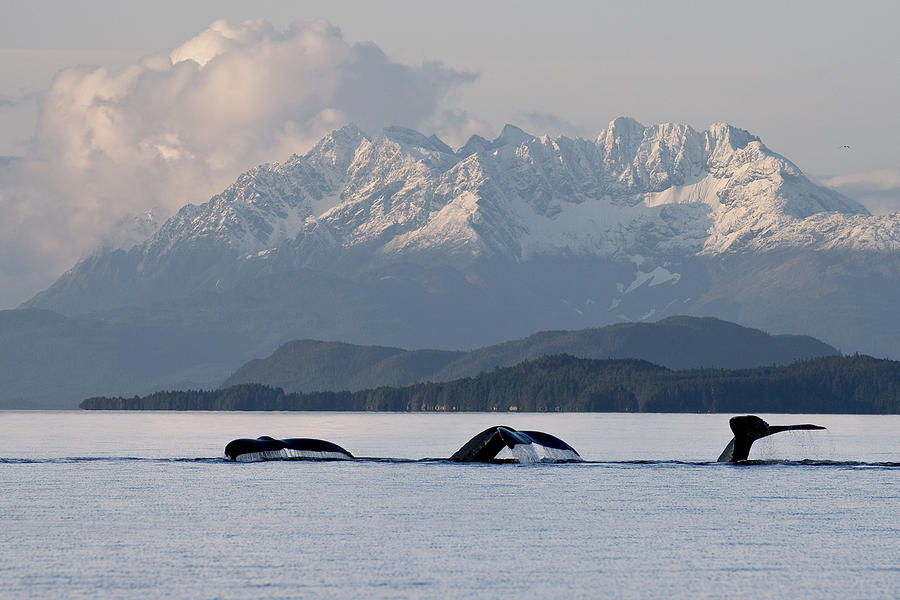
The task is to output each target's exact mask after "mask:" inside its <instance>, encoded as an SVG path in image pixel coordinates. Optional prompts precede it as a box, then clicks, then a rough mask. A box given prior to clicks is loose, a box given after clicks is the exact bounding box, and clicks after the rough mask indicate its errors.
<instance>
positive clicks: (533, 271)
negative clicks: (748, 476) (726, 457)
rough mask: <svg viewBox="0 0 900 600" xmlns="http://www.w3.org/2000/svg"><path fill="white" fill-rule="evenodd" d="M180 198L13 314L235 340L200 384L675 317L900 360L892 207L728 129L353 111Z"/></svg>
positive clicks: (199, 373) (192, 375)
mask: <svg viewBox="0 0 900 600" xmlns="http://www.w3.org/2000/svg"><path fill="white" fill-rule="evenodd" d="M189 200H192V199H189V198H186V199H185V206H184V207H183V208H182V209H181V210H180V211H178V212H177V213H176V214H175V215H174V216H173V217H172V218H170V219H168V220H167V221H165V222H164V223H163V224H162V225H161V227H160V228H159V229H158V230H156V231H155V232H154V233H153V234H152V235H150V236H149V237H148V238H147V239H146V240H145V241H144V242H142V243H140V244H137V245H135V246H133V247H131V248H126V249H104V250H100V251H98V252H97V253H95V254H93V255H91V256H89V257H87V258H86V259H84V260H82V261H79V262H78V263H77V264H76V265H75V266H74V267H73V268H72V269H71V270H70V271H68V272H67V273H65V274H64V275H63V276H61V277H60V278H59V279H58V280H57V281H56V282H55V283H54V284H53V285H52V286H50V287H49V288H48V289H47V290H44V291H43V292H41V293H39V294H37V295H36V296H35V297H33V298H32V299H31V300H29V301H28V302H26V303H25V305H23V307H22V308H30V309H41V310H45V311H53V312H55V313H59V314H62V315H65V316H67V317H69V318H76V319H90V320H92V321H93V322H99V323H102V324H103V326H108V327H132V328H138V329H140V330H141V331H147V330H152V331H154V332H160V331H172V330H190V331H192V332H197V335H198V336H200V337H196V338H194V339H195V340H197V343H198V345H199V346H201V347H204V344H205V342H203V341H202V340H204V339H209V340H210V343H218V342H215V341H214V340H215V339H221V338H227V339H229V340H230V343H231V344H232V351H231V355H230V356H228V357H221V356H212V355H214V354H217V353H218V354H220V355H221V354H222V350H221V349H220V348H219V349H216V350H209V354H210V358H209V360H207V357H206V356H204V355H203V352H205V351H202V350H201V351H198V352H200V355H198V356H195V357H194V359H193V362H195V363H197V364H203V365H205V366H204V367H203V369H196V370H192V369H191V368H187V367H185V368H182V369H180V370H179V373H178V377H179V378H182V379H183V380H185V381H196V382H198V383H203V384H205V385H210V384H214V383H217V381H214V380H213V379H212V377H211V368H210V367H209V365H211V364H217V365H219V366H218V367H216V368H217V369H218V371H217V372H218V373H219V375H220V377H221V378H224V377H225V376H227V374H228V372H229V371H230V370H231V369H233V368H235V367H237V366H238V365H239V364H241V362H243V361H245V360H249V359H251V358H253V357H259V356H265V355H267V354H268V353H270V352H271V351H272V349H273V348H276V347H278V346H279V345H281V344H283V343H285V342H287V341H290V340H293V339H318V340H328V341H341V342H346V343H353V344H365V345H381V346H389V347H402V348H410V349H421V348H439V349H452V350H460V349H472V348H478V347H482V346H487V345H491V344H496V343H499V342H502V341H505V340H510V339H516V338H521V337H523V336H527V335H530V334H532V333H534V332H535V331H541V330H579V329H584V328H591V327H599V326H603V325H609V324H613V323H620V322H629V321H653V320H656V319H660V318H664V317H667V316H673V315H681V314H687V315H694V316H713V317H717V318H720V319H724V320H728V321H732V322H736V323H739V324H741V325H745V326H750V327H755V328H759V329H763V330H765V331H770V332H776V333H792V334H808V335H813V336H815V337H817V338H819V339H821V340H823V341H824V342H826V343H828V344H831V345H833V346H836V347H838V348H840V350H841V351H844V352H856V351H859V352H865V353H869V354H873V355H877V356H889V357H900V317H898V315H897V314H896V309H895V305H896V302H895V300H894V299H895V298H896V297H898V294H900V275H898V260H897V256H898V254H897V250H898V249H900V213H896V214H893V215H888V216H877V217H876V216H872V215H870V214H869V213H868V212H867V211H866V209H865V208H864V207H863V206H862V205H860V204H859V203H857V202H855V201H854V200H852V199H850V198H848V197H846V196H843V195H841V194H840V193H838V192H836V191H834V190H831V189H828V188H825V187H822V186H820V185H817V184H815V183H814V182H812V181H810V180H809V179H808V178H807V177H806V176H804V174H803V173H802V172H801V170H800V169H799V168H798V167H797V166H796V165H794V164H793V163H791V162H790V161H789V160H788V159H787V158H785V157H783V156H781V155H779V154H777V153H775V152H773V151H772V150H770V149H769V148H767V147H766V146H765V145H764V144H763V143H762V141H761V140H760V139H759V138H757V137H756V136H754V135H752V134H750V133H749V132H747V131H744V130H741V129H739V128H736V127H733V126H730V125H727V124H714V125H712V126H710V127H709V128H708V129H706V130H695V129H693V128H692V127H690V126H688V125H684V124H671V123H669V124H660V125H653V126H649V127H648V126H644V125H641V124H640V123H637V122H636V121H634V120H632V119H627V118H619V119H616V120H614V121H612V122H611V123H610V124H609V126H608V127H607V128H606V129H605V130H604V131H603V132H601V133H600V134H599V135H598V136H597V137H596V138H594V139H581V138H574V139H571V138H567V137H555V138H551V137H548V136H534V135H531V134H529V133H526V132H524V131H522V130H521V129H518V128H516V127H514V126H511V125H508V126H506V127H505V128H504V129H503V131H502V133H501V134H500V135H499V136H498V137H497V138H496V139H493V140H487V139H485V138H481V137H478V136H473V137H472V138H471V139H470V140H469V141H468V142H467V143H466V144H465V145H463V146H462V147H461V148H459V149H457V150H453V149H452V148H450V147H449V146H447V145H446V144H445V143H444V142H442V141H441V140H440V139H438V138H437V137H435V136H430V137H426V136H425V135H423V134H421V133H418V132H416V131H412V130H409V129H404V128H400V127H389V128H386V129H385V130H383V131H382V132H380V133H378V134H377V135H369V134H367V133H365V132H363V131H361V130H360V129H359V128H357V127H355V126H353V125H348V126H346V127H344V128H342V129H339V130H336V131H334V132H332V133H330V134H329V135H327V136H325V137H324V138H323V139H322V140H320V141H319V143H318V144H316V145H315V147H313V148H312V149H311V150H310V151H309V152H307V153H306V154H304V155H303V156H296V155H295V156H292V157H289V158H288V159H287V160H286V161H284V162H283V163H275V164H266V165H260V166H258V167H255V168H253V169H251V170H249V171H247V172H246V173H244V174H242V175H241V176H240V177H238V178H237V180H236V181H235V182H234V183H233V184H232V185H231V186H229V187H228V188H227V189H225V190H224V191H222V192H221V193H220V194H218V195H216V196H214V197H213V198H211V199H210V200H208V201H207V202H204V203H202V204H188V203H187V202H188V201H189ZM35 335H40V333H39V331H38V333H35ZM203 336H207V338H204V337H203ZM135 343H137V344H138V345H140V344H141V341H140V338H136V339H135ZM220 358H221V359H222V360H221V361H220V360H219V359H220ZM226 364H227V365H230V367H226ZM148 368H149V367H148ZM153 368H156V367H155V366H154V367H153ZM170 379H171V378H170Z"/></svg>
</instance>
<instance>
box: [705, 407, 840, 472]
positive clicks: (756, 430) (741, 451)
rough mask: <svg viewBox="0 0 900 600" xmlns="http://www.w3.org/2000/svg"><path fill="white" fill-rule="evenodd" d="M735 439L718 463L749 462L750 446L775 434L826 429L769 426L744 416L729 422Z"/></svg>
mask: <svg viewBox="0 0 900 600" xmlns="http://www.w3.org/2000/svg"><path fill="white" fill-rule="evenodd" d="M728 425H729V426H730V427H731V431H733V432H734V438H732V440H731V441H730V442H729V443H728V445H727V446H725V450H723V451H722V455H721V456H719V460H718V462H738V461H741V460H747V457H748V456H750V446H752V445H753V442H755V441H756V440H758V439H759V438H764V437H766V436H768V435H772V434H773V433H780V432H782V431H793V430H796V429H825V428H824V427H822V426H820V425H811V424H809V423H804V424H802V425H769V424H768V423H766V422H765V421H763V420H762V419H760V418H759V417H757V416H756V415H743V416H740V417H731V419H730V420H729V421H728Z"/></svg>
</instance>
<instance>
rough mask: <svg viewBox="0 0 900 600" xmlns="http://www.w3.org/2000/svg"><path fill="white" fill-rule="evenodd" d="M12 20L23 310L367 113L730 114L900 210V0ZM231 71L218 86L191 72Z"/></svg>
mask: <svg viewBox="0 0 900 600" xmlns="http://www.w3.org/2000/svg"><path fill="white" fill-rule="evenodd" d="M0 11H2V14H3V19H2V21H0V156H6V157H19V158H18V159H17V160H10V159H8V158H3V159H0V214H2V215H3V218H2V220H0V308H9V307H12V306H15V305H16V304H18V303H19V302H21V301H24V300H25V299H27V297H29V296H30V295H31V294H33V293H34V292H36V291H38V290H39V289H41V288H42V287H45V286H46V285H47V284H49V283H50V282H51V281H52V280H53V279H54V278H55V277H56V276H58V275H59V274H60V273H61V272H62V271H64V270H65V269H67V268H69V267H70V266H72V264H73V262H74V260H75V259H76V258H77V257H79V256H82V255H84V254H85V253H87V252H90V251H91V250H92V249H93V248H96V247H97V244H99V243H104V242H105V243H124V242H127V240H124V241H123V240H112V238H111V237H110V233H109V232H110V230H111V229H112V230H120V231H122V232H125V233H123V234H122V235H125V236H126V237H127V235H128V234H129V231H130V230H129V226H130V225H129V218H130V217H129V216H128V215H131V214H137V215H142V214H144V213H146V211H148V210H152V211H153V212H154V214H156V215H158V216H160V217H164V216H167V215H168V214H171V212H173V211H174V210H176V209H177V208H178V207H180V206H181V205H183V204H185V203H188V202H194V203H199V202H203V201H205V200H206V199H207V198H208V196H209V195H210V194H212V193H215V192H216V191H219V190H220V189H221V187H223V186H224V185H226V184H227V183H228V182H230V181H231V180H232V179H233V178H234V176H235V175H237V174H238V173H239V172H240V171H242V170H245V169H246V168H249V167H251V166H253V165H254V164H256V163H257V162H260V161H263V160H281V159H284V158H286V157H287V156H288V155H289V154H290V153H291V152H302V151H304V150H306V148H307V147H308V146H309V144H311V143H312V141H313V140H314V139H315V138H316V137H317V136H318V135H320V134H321V132H322V131H324V130H327V129H328V128H329V127H332V126H340V125H342V124H344V123H343V122H344V121H347V120H353V121H355V122H357V123H358V124H360V125H361V126H363V127H364V128H369V129H373V128H378V127H380V126H383V125H384V124H389V123H395V122H396V123H399V124H403V125H408V126H414V127H417V128H419V129H420V130H423V132H424V133H427V134H430V133H432V132H436V133H438V134H439V135H441V136H442V137H444V138H445V139H446V140H447V141H448V142H449V143H450V144H451V145H454V144H459V143H461V142H462V141H464V138H465V137H467V136H468V135H469V134H471V133H476V132H477V133H481V134H482V135H486V136H489V137H490V136H493V135H496V134H497V133H498V132H499V130H500V128H501V127H502V125H503V124H504V123H506V122H512V123H515V124H518V125H519V126H521V127H523V128H524V129H526V130H528V131H530V132H531V133H535V134H543V133H550V134H567V135H582V136H585V137H593V136H594V135H596V134H597V133H598V132H599V131H600V130H601V129H603V128H604V127H605V126H606V125H607V123H608V122H609V121H610V120H612V119H613V118H615V117H617V116H622V115H625V116H630V117H634V118H636V119H637V120H639V121H641V122H642V123H644V124H653V123H659V122H665V121H677V122H685V123H688V124H690V125H692V126H694V127H695V128H698V129H704V128H706V127H707V126H708V125H709V124H710V123H713V122H717V121H726V122H729V123H731V124H733V125H736V126H738V127H742V128H744V129H747V130H749V131H751V132H752V133H754V134H756V135H758V136H760V137H761V138H762V140H763V142H764V143H765V144H766V145H767V146H769V147H770V148H772V149H773V150H775V151H776V152H779V153H781V154H783V155H785V156H786V157H788V158H789V159H791V160H792V161H793V162H795V163H796V164H797V165H798V166H799V167H800V168H801V169H802V170H803V171H804V172H805V173H807V175H809V176H810V177H812V178H814V179H816V180H817V181H820V182H824V183H828V184H830V185H833V186H835V187H838V188H839V189H841V190H842V191H844V192H845V193H848V194H849V195H851V196H853V197H855V198H857V199H858V200H860V201H862V202H864V203H865V204H866V205H867V206H868V207H869V208H870V210H872V211H873V212H876V213H883V212H887V211H889V210H895V209H900V151H898V140H900V110H898V107H900V77H898V76H897V67H896V65H897V64H898V63H900V36H898V35H897V34H896V27H897V24H898V23H900V2H893V1H891V2H864V3H853V4H851V3H846V2H841V3H837V2H835V3H831V2H821V1H817V2H799V1H795V2H759V1H757V2H753V3H747V2H743V3H737V2H734V3H732V2H721V1H716V2H690V3H688V2H635V1H633V0H632V1H628V2H563V3H554V4H552V5H551V3H548V2H546V1H540V2H522V1H518V2H502V1H495V2H484V1H483V0H482V1H468V0H456V1H454V2H423V1H404V2H353V3H351V2H344V3H342V2H337V1H335V0H330V1H327V2H317V1H308V2H293V1H275V0H257V1H254V2H235V1H224V0H215V1H213V0H206V1H203V0H193V1H191V2H181V1H179V2H174V1H169V0H157V1H156V2H152V3H149V2H148V3H143V2H141V3H137V2H121V1H119V0H116V1H109V0H79V2H68V1H58V2H50V1H41V0H27V1H22V2H17V1H11V0H0ZM248 19H252V20H254V21H253V22H252V23H249V24H245V25H241V24H242V23H243V22H244V21H246V20H248ZM316 21H318V22H316ZM214 23H216V24H214ZM223 40H224V41H223ZM148 57H149V58H148ZM212 57H216V63H215V65H216V69H215V70H213V69H202V68H201V69H198V68H188V66H187V65H188V62H189V61H186V62H178V61H179V60H182V59H184V58H190V59H193V60H194V61H195V62H191V63H190V64H191V65H194V66H196V65H197V64H198V63H202V62H203V61H204V60H210V59H211V58H212ZM173 63H174V66H173ZM175 98H177V101H176V100H174V99H175ZM844 145H849V146H850V149H849V150H848V149H846V148H840V147H841V146H844ZM135 235H137V233H135ZM113 237H115V236H113ZM111 240H112V241H111Z"/></svg>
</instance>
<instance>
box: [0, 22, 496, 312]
mask: <svg viewBox="0 0 900 600" xmlns="http://www.w3.org/2000/svg"><path fill="white" fill-rule="evenodd" d="M474 79H475V75H474V74H472V73H468V72H461V71H457V70H454V69H452V68H448V67H446V66H444V65H442V64H440V63H437V62H433V63H424V64H421V65H404V64H399V63H395V62H392V61H391V60H390V58H389V57H387V56H386V55H385V54H384V53H383V52H382V51H381V50H380V49H379V48H378V47H377V46H376V45H374V44H371V43H365V44H350V43H348V42H347V41H346V40H344V39H343V36H342V34H341V32H340V30H338V29H337V28H335V27H333V26H331V25H329V24H327V23H323V22H314V23H298V24H295V25H292V26H290V27H289V28H287V29H286V30H278V29H276V28H274V27H273V26H272V25H270V24H269V23H267V22H265V21H262V20H259V21H247V22H244V23H240V24H237V25H231V24H229V23H227V22H225V21H216V22H215V23H213V24H212V25H211V26H210V27H209V28H207V29H206V30H204V31H202V32H201V33H199V34H198V35H197V36H195V37H194V38H192V39H190V40H188V41H187V42H185V43H184V44H182V45H180V46H179V47H177V48H175V49H174V50H172V51H171V52H170V53H169V54H168V55H165V54H160V55H152V56H148V57H145V58H143V59H142V60H140V61H138V62H135V63H133V64H130V65H128V66H126V67H124V68H121V69H118V70H110V69H106V68H103V67H76V68H70V69H65V70H63V71H61V72H60V73H58V74H57V75H56V77H55V78H54V80H53V82H52V84H51V86H50V89H49V90H48V91H47V92H46V93H45V94H44V95H43V96H42V97H41V98H40V116H39V121H38V127H37V132H36V135H35V138H34V140H32V142H31V143H30V145H29V148H30V150H29V152H28V155H27V156H25V157H24V159H23V160H21V161H18V162H16V163H9V164H4V165H0V212H2V214H3V215H4V218H3V220H2V221H0V307H2V306H10V305H11V304H13V303H16V302H20V301H22V300H24V299H26V298H27V296H29V295H30V294H32V293H34V292H35V291H37V289H38V287H40V286H44V285H46V284H48V283H49V282H50V281H51V280H52V279H53V278H54V277H55V276H57V275H58V274H59V273H60V272H62V271H63V270H65V269H66V268H68V267H70V266H71V265H72V264H73V263H74V260H75V259H76V258H77V257H79V256H82V255H84V254H86V253H88V252H90V251H92V250H93V249H95V248H96V247H97V246H98V245H99V244H101V243H103V242H104V240H110V239H114V238H117V239H118V240H119V242H120V243H125V240H127V239H128V236H127V235H123V233H122V232H121V231H119V232H116V233H115V234H113V233H111V232H112V230H113V229H114V228H116V227H117V226H119V225H120V224H121V223H123V222H127V219H126V218H125V217H126V216H127V215H133V214H138V215H140V214H143V213H144V212H145V211H146V210H148V209H150V208H151V207H152V208H154V210H155V216H156V218H157V219H159V218H162V217H166V216H168V215H170V214H172V213H173V212H174V211H176V210H177V209H178V208H180V207H181V206H183V205H185V204H187V203H190V202H193V203H199V202H203V201H205V200H206V199H207V198H208V197H210V196H211V195H212V194H214V193H216V192H218V191H220V190H221V189H222V188H224V187H225V186H226V185H228V184H229V183H230V182H231V181H232V180H233V179H234V178H235V177H236V176H237V175H238V174H239V173H240V172H242V171H244V170H246V169H247V168H250V167H252V166H254V165H256V164H259V163H262V162H268V161H273V160H284V159H285V158H287V157H288V156H289V155H290V154H291V153H294V152H296V153H302V152H304V151H305V150H306V149H308V148H309V147H310V146H311V144H312V143H314V142H315V141H316V140H317V139H319V138H320V137H321V136H322V135H323V134H325V133H327V132H328V131H329V130H331V129H334V128H336V127H340V126H342V125H344V124H346V123H347V122H349V121H353V122H355V123H357V124H358V125H359V126H360V127H361V128H362V129H363V130H366V131H370V132H377V131H378V130H380V129H381V128H382V127H384V126H386V125H403V126H408V127H414V128H419V129H422V130H423V131H426V132H429V133H430V132H432V131H436V132H438V133H439V135H440V134H441V133H444V134H446V133H448V132H449V131H450V130H451V129H453V127H454V125H452V124H458V122H459V121H460V120H462V121H465V122H466V123H468V125H467V126H466V127H468V128H469V129H472V130H473V131H474V130H476V129H479V128H480V129H481V130H483V129H485V126H484V124H483V123H482V122H479V121H477V119H474V118H472V117H471V116H468V115H466V114H465V113H463V112H461V111H458V110H454V109H453V108H452V107H451V106H448V104H449V95H450V94H451V92H453V90H455V89H456V88H458V87H459V86H460V85H462V84H465V83H468V82H471V81H473V80H474ZM455 131H456V132H460V129H455ZM453 141H456V140H453ZM463 141H464V140H463ZM451 143H452V142H451ZM460 143H461V142H460ZM123 219H124V220H123ZM23 273H27V274H28V276H27V277H23V276H22V275H23Z"/></svg>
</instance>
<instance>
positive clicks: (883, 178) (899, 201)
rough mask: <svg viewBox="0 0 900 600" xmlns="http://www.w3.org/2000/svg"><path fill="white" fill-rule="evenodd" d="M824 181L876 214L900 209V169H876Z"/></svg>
mask: <svg viewBox="0 0 900 600" xmlns="http://www.w3.org/2000/svg"><path fill="white" fill-rule="evenodd" d="M823 183H824V184H825V185H827V186H829V187H833V188H835V189H837V190H838V191H840V192H841V193H843V194H846V195H847V196H850V197H851V198H853V199H854V200H856V201H858V202H860V203H862V204H863V206H865V207H866V208H867V209H869V212H871V213H872V214H875V215H885V214H889V213H892V212H895V211H898V210H900V171H892V170H889V169H876V170H874V171H865V172H862V173H850V174H846V175H837V176H834V177H828V178H826V179H825V180H823Z"/></svg>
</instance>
